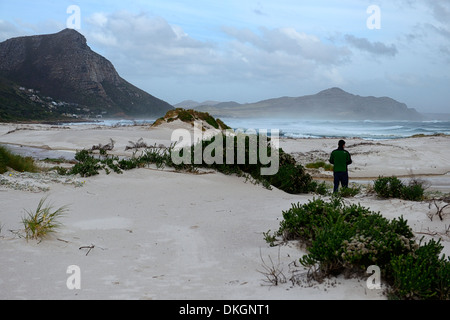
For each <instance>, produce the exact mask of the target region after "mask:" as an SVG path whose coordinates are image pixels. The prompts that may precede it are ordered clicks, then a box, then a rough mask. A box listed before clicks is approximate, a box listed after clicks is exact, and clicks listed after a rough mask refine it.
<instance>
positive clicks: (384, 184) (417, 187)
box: [374, 177, 425, 201]
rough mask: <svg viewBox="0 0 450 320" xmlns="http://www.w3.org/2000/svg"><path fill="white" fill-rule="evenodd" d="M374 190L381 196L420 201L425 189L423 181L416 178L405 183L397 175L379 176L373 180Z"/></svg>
mask: <svg viewBox="0 0 450 320" xmlns="http://www.w3.org/2000/svg"><path fill="white" fill-rule="evenodd" d="M374 191H375V192H376V194H377V195H378V196H379V197H382V198H400V199H404V200H411V201H420V200H422V199H423V196H424V192H425V189H424V186H423V183H422V182H420V181H418V180H411V182H410V183H409V184H408V185H405V184H404V183H403V182H402V181H401V180H400V179H399V178H397V177H379V178H378V179H377V180H375V182H374Z"/></svg>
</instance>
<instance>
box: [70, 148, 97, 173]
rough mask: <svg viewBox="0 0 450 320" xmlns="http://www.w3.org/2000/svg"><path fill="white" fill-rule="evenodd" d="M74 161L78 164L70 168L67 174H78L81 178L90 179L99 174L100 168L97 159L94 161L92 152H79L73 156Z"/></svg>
mask: <svg viewBox="0 0 450 320" xmlns="http://www.w3.org/2000/svg"><path fill="white" fill-rule="evenodd" d="M75 160H77V161H78V162H77V163H76V164H75V165H74V166H73V167H72V169H71V170H70V171H69V172H68V174H79V175H80V176H82V177H91V176H94V175H97V174H99V170H101V169H102V166H101V165H100V163H99V159H96V158H95V157H94V156H93V154H92V151H88V150H81V151H78V152H77V153H76V154H75Z"/></svg>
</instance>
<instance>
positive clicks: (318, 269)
mask: <svg viewBox="0 0 450 320" xmlns="http://www.w3.org/2000/svg"><path fill="white" fill-rule="evenodd" d="M277 237H282V239H283V240H284V241H288V240H299V241H301V242H303V243H304V244H305V245H306V246H307V248H308V254H306V255H304V256H303V257H301V258H300V259H299V262H300V263H301V264H302V265H304V266H306V267H309V268H311V270H313V272H312V273H311V274H312V276H313V277H315V278H318V279H321V278H323V277H326V276H329V275H337V274H340V273H343V272H359V273H361V274H362V273H363V272H364V271H365V270H367V268H368V267H369V266H371V265H377V266H378V267H380V269H381V270H382V276H383V277H384V279H385V281H386V282H387V283H388V284H389V285H390V289H389V296H390V297H391V298H400V299H412V298H415V299H416V298H418V299H449V298H450V297H449V292H450V291H449V290H450V261H449V257H447V259H446V258H445V257H444V256H442V257H439V254H440V252H441V250H442V249H443V247H442V245H440V242H439V241H438V242H436V241H434V240H431V241H430V242H428V243H427V244H425V245H422V246H421V245H420V244H418V243H416V242H415V240H414V234H413V232H412V230H411V228H410V227H409V226H408V223H407V221H406V220H405V219H403V217H400V218H396V219H393V220H389V219H387V218H385V217H383V216H382V215H381V214H380V213H379V212H372V211H370V210H369V209H368V208H365V207H362V206H361V205H359V204H358V205H355V204H353V205H346V204H345V203H344V202H343V200H342V199H341V198H340V197H337V196H333V197H332V198H331V199H330V201H329V202H326V201H324V200H323V199H320V198H319V199H313V200H310V201H309V202H308V203H306V204H292V207H291V208H290V209H289V210H287V211H283V220H282V221H281V222H280V228H279V230H278V231H276V232H274V233H273V234H272V235H271V234H270V232H267V233H264V238H265V240H266V241H267V242H268V243H270V245H274V243H275V241H276V238H277Z"/></svg>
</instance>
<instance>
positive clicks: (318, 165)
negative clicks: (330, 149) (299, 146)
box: [305, 160, 333, 171]
mask: <svg viewBox="0 0 450 320" xmlns="http://www.w3.org/2000/svg"><path fill="white" fill-rule="evenodd" d="M305 167H306V168H308V169H319V168H324V170H325V171H333V165H331V164H329V163H326V162H325V161H323V160H319V161H316V162H311V163H308V164H306V165H305Z"/></svg>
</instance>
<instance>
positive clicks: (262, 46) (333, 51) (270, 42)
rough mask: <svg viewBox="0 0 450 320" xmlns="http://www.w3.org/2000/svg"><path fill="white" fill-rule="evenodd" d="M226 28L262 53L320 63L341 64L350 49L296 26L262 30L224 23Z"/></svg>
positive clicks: (239, 40) (230, 33)
mask: <svg viewBox="0 0 450 320" xmlns="http://www.w3.org/2000/svg"><path fill="white" fill-rule="evenodd" d="M222 29H223V31H224V32H225V33H226V34H227V35H228V36H230V37H231V38H233V39H234V40H236V41H238V42H239V43H240V44H242V45H246V46H249V47H253V48H254V49H255V50H256V51H259V52H260V53H261V54H273V55H277V54H278V55H280V54H282V55H285V56H288V57H291V58H293V59H296V60H297V59H302V60H304V61H306V62H314V63H317V64H319V65H339V64H342V63H344V62H346V61H347V60H348V58H349V56H350V51H349V50H347V49H346V48H343V47H337V46H335V45H332V44H326V43H324V42H323V41H321V40H320V39H319V38H318V37H316V36H314V35H308V34H306V33H303V32H298V31H297V30H295V29H294V28H277V29H267V28H264V27H261V28H259V33H255V32H253V31H251V30H249V29H237V28H234V27H224V28H222Z"/></svg>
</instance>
